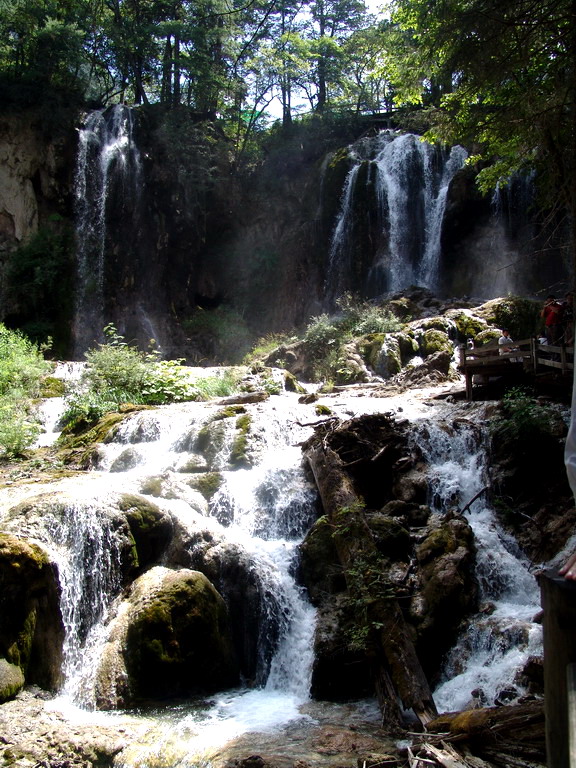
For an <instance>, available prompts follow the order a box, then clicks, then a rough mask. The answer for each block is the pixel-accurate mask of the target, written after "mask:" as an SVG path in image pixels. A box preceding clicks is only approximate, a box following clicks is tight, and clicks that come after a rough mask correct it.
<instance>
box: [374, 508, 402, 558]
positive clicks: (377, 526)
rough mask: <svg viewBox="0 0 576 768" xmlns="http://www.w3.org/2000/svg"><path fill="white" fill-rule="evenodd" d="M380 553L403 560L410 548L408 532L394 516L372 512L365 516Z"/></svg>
mask: <svg viewBox="0 0 576 768" xmlns="http://www.w3.org/2000/svg"><path fill="white" fill-rule="evenodd" d="M366 522H367V523H368V527H369V528H370V531H371V532H372V535H373V537H374V541H375V543H376V547H377V548H378V551H379V552H380V554H382V555H385V556H386V557H389V558H393V559H395V560H404V559H406V558H407V557H408V554H409V552H410V549H411V540H410V533H409V532H408V531H407V530H406V528H405V527H404V526H403V525H402V523H400V522H399V521H398V520H397V519H395V518H394V517H389V516H386V515H382V514H378V513H374V514H370V515H367V516H366Z"/></svg>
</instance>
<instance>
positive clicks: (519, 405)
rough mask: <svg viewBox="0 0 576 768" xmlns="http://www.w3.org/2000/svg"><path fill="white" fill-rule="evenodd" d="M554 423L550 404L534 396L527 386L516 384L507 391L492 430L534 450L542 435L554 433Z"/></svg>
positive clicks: (547, 435) (548, 435)
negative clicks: (552, 429)
mask: <svg viewBox="0 0 576 768" xmlns="http://www.w3.org/2000/svg"><path fill="white" fill-rule="evenodd" d="M554 423H555V418H554V414H553V410H552V408H551V407H550V406H549V405H546V404H544V403H541V402H539V401H538V400H535V399H534V397H533V395H531V394H530V393H529V392H528V391H527V390H526V389H523V388H522V387H515V388H514V389H511V390H510V391H509V392H507V393H506V394H505V395H504V398H503V400H502V414H501V416H499V417H498V418H497V419H495V421H494V426H493V434H495V435H499V436H500V437H503V438H505V439H507V440H510V441H513V442H514V444H516V445H517V446H519V447H520V446H523V447H524V448H526V447H530V446H531V448H530V450H533V449H534V446H537V445H538V444H539V441H541V440H542V438H543V437H547V438H549V437H550V436H551V426H552V425H553V424H554Z"/></svg>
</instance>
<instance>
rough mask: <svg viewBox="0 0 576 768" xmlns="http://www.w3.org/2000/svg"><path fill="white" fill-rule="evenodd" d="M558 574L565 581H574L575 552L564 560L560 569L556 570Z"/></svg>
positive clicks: (575, 577) (575, 569)
mask: <svg viewBox="0 0 576 768" xmlns="http://www.w3.org/2000/svg"><path fill="white" fill-rule="evenodd" d="M558 573H559V574H560V576H564V578H565V579H572V580H573V581H576V552H575V553H574V554H573V555H571V556H570V557H569V558H568V560H566V562H565V563H564V565H563V566H562V568H560V569H559V570H558Z"/></svg>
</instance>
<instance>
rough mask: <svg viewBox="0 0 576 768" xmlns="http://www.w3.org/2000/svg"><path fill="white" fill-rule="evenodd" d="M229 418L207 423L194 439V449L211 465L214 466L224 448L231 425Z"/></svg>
mask: <svg viewBox="0 0 576 768" xmlns="http://www.w3.org/2000/svg"><path fill="white" fill-rule="evenodd" d="M227 421H228V419H227V418H224V417H222V418H220V419H217V420H215V421H214V420H213V421H210V422H208V423H207V424H205V425H204V426H203V427H202V429H201V430H200V431H199V432H198V435H197V436H196V440H195V441H194V446H193V447H194V450H195V451H198V452H199V453H201V454H202V455H203V456H204V457H205V459H206V461H207V464H208V466H209V467H212V465H213V463H214V461H215V459H216V457H217V456H218V454H219V453H220V452H221V451H222V449H223V448H224V445H225V443H226V437H227V434H228V430H229V426H228V424H227V423H226V422H227Z"/></svg>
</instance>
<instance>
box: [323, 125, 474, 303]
mask: <svg viewBox="0 0 576 768" xmlns="http://www.w3.org/2000/svg"><path fill="white" fill-rule="evenodd" d="M368 153H369V157H367V154H368ZM466 157H467V153H466V151H465V150H464V149H463V148H462V147H453V148H452V149H451V150H449V151H445V150H442V149H441V148H440V147H437V146H432V145H431V144H429V143H427V142H425V141H422V140H421V139H420V137H418V136H414V135H413V134H403V135H401V134H397V133H395V132H392V131H382V132H381V133H380V134H379V136H378V137H377V138H376V139H375V140H372V141H371V142H370V141H367V140H364V141H363V142H359V143H358V144H357V145H354V146H353V147H351V148H350V158H351V161H352V167H351V169H350V171H349V173H348V176H347V178H346V181H345V184H344V191H343V194H342V202H341V208H340V213H339V215H338V219H337V222H336V225H335V228H334V233H333V236H332V242H331V246H330V259H329V265H328V270H327V278H326V289H325V290H326V295H327V296H328V298H329V299H334V298H335V297H337V296H338V295H339V294H341V293H343V292H344V291H345V290H349V289H351V288H352V289H354V290H358V289H359V290H361V292H363V293H365V294H366V295H368V296H375V295H377V294H379V293H382V292H383V291H397V290H401V289H405V288H408V287H409V286H410V285H421V286H424V287H427V288H430V289H431V290H434V289H436V288H437V286H438V265H439V257H440V246H441V242H440V240H441V233H442V221H443V216H444V210H445V205H446V197H447V193H448V188H449V185H450V182H451V180H452V178H453V177H454V174H455V173H456V171H458V170H459V169H460V168H461V167H462V166H463V164H464V162H465V159H466ZM365 163H369V169H368V172H367V179H366V190H363V194H364V195H366V196H367V197H368V202H367V203H365V204H363V205H362V206H360V207H361V209H362V211H361V214H355V206H354V198H355V196H357V195H359V194H360V191H359V190H358V189H357V187H358V182H357V178H358V174H359V171H360V169H361V167H362V165H363V164H365ZM372 190H373V191H372ZM371 196H372V197H371ZM373 198H374V199H373ZM373 205H374V206H375V209H376V221H377V224H376V226H375V231H376V234H375V242H374V243H373V244H369V243H367V242H363V246H362V247H363V248H364V249H370V248H372V251H373V253H372V263H371V265H370V266H369V269H368V272H367V274H366V275H365V276H364V279H363V281H362V282H361V284H356V285H352V284H351V277H350V272H351V269H350V266H351V263H352V258H353V257H352V250H351V244H352V243H353V242H354V241H355V240H357V239H358V232H357V229H358V226H359V219H358V216H359V215H361V216H363V217H370V216H371V212H370V210H369V209H370V207H371V206H373ZM371 231H372V230H371Z"/></svg>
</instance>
